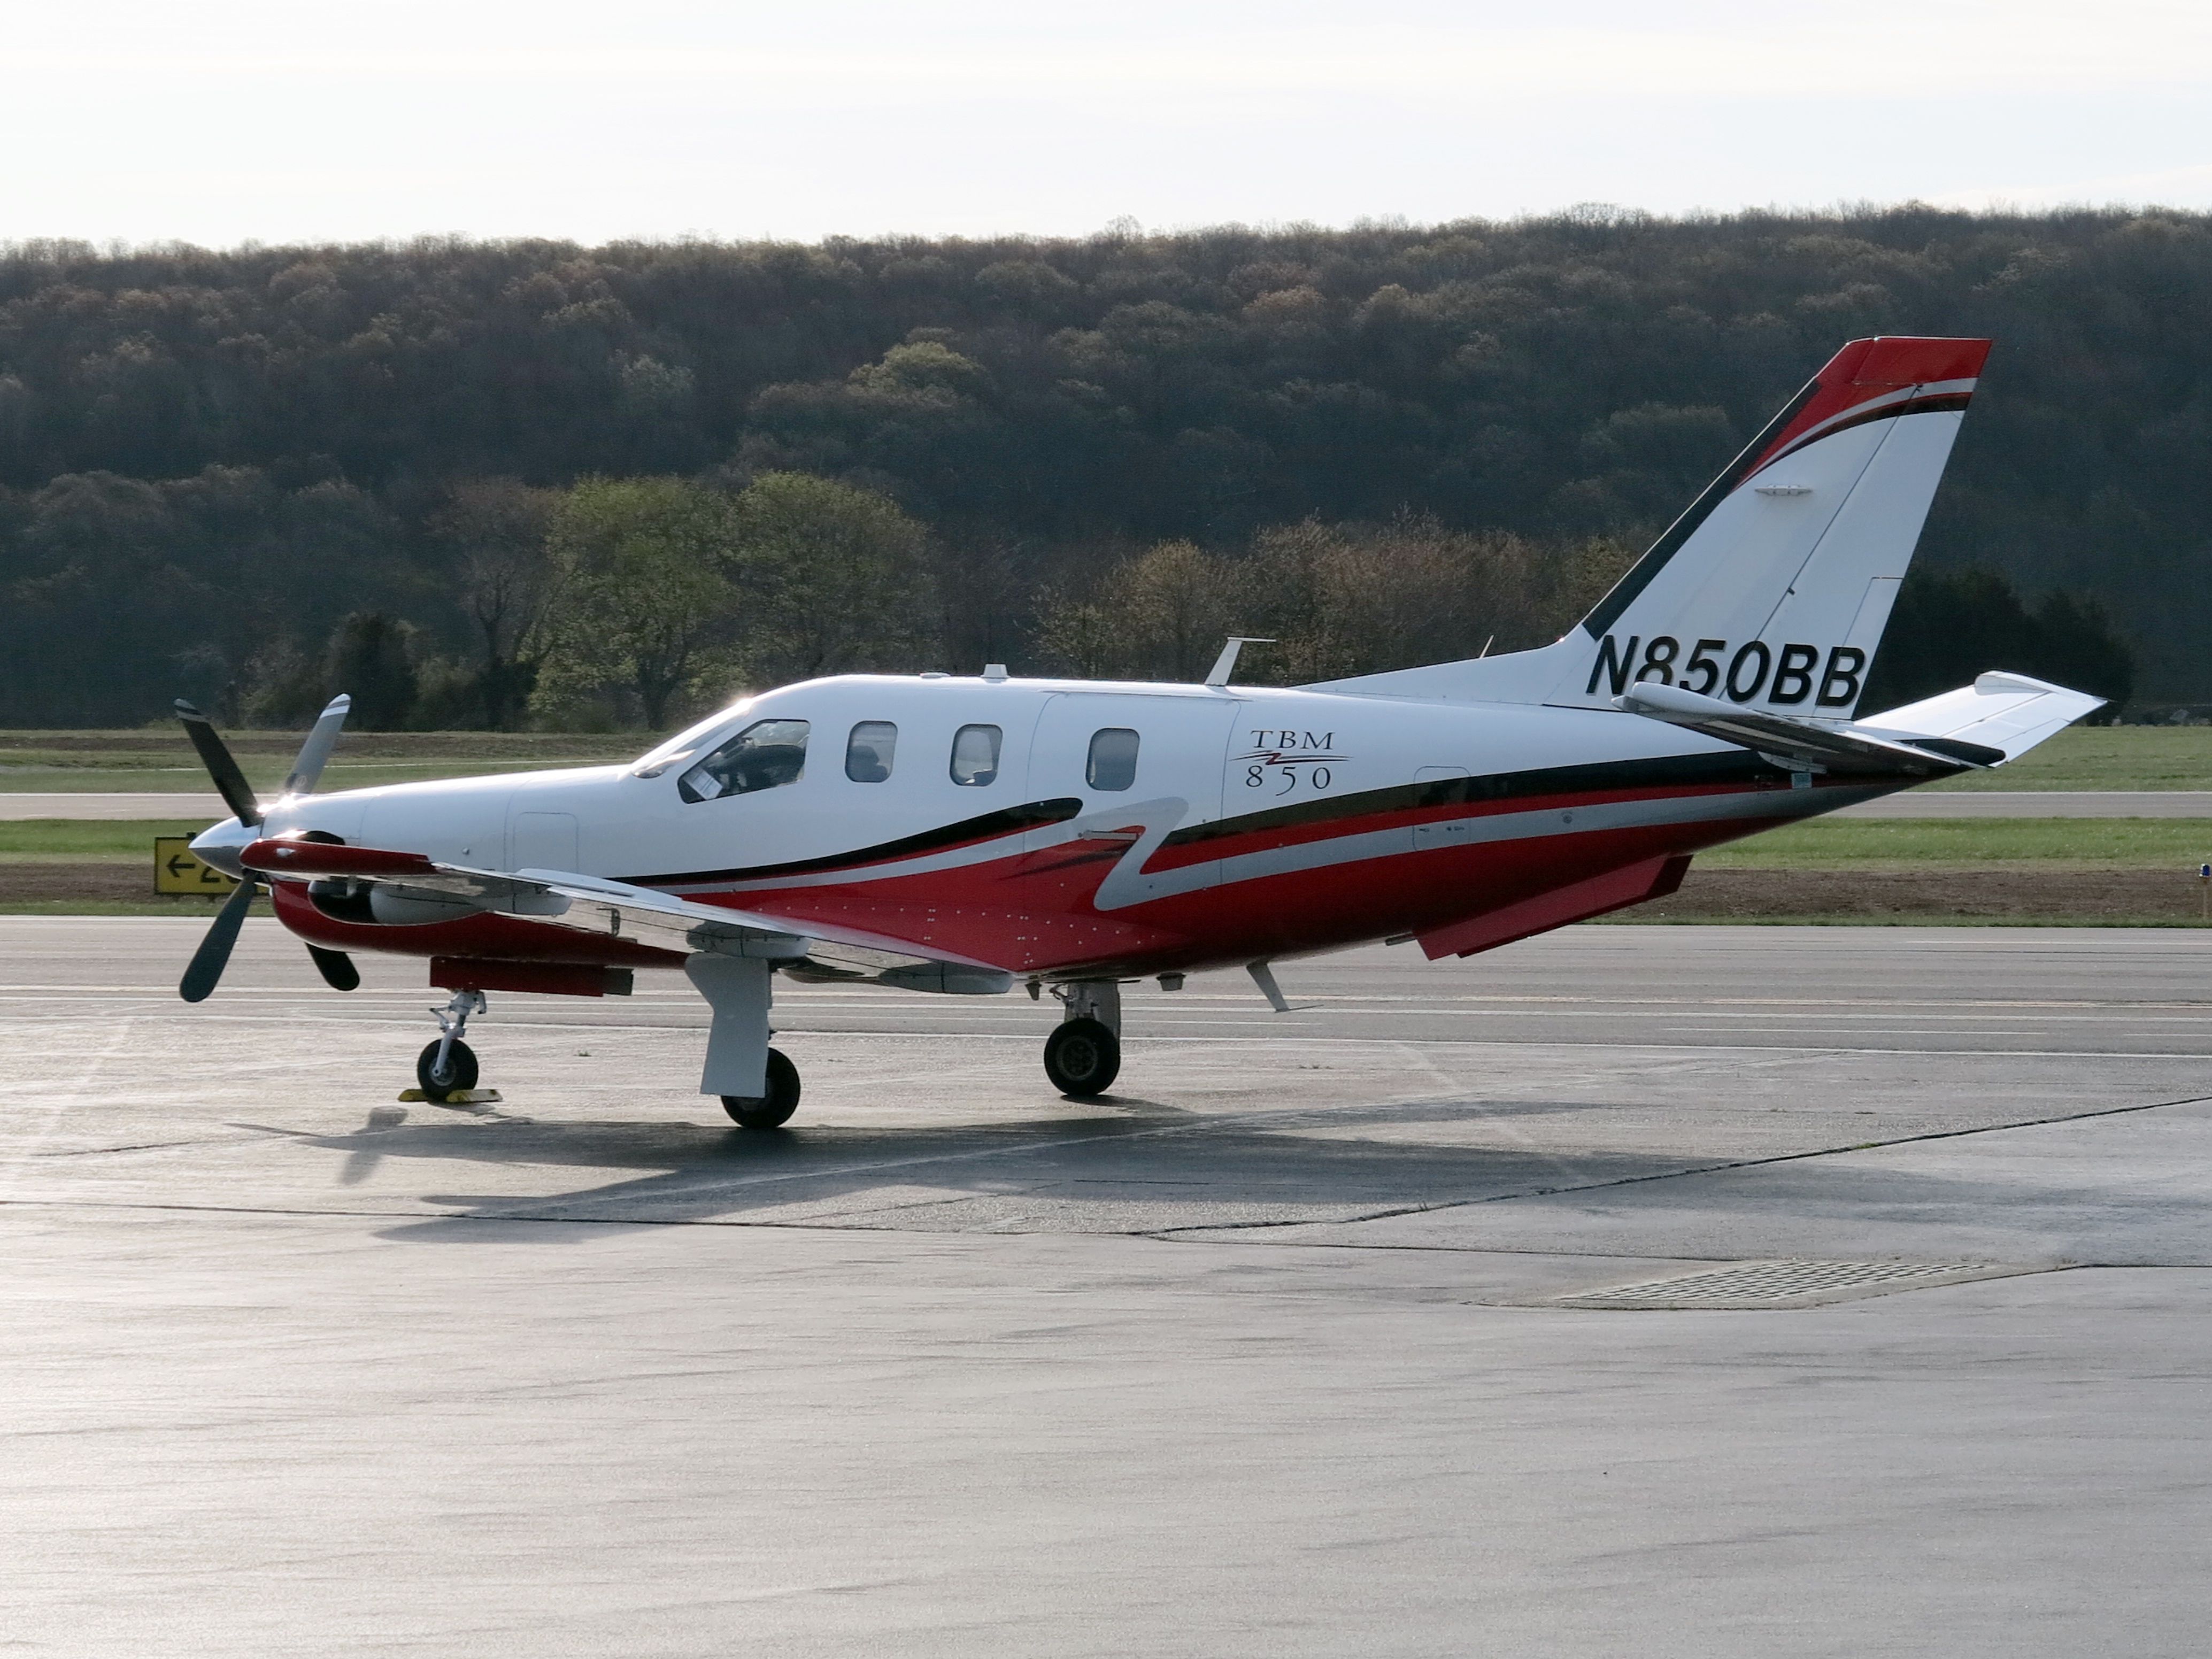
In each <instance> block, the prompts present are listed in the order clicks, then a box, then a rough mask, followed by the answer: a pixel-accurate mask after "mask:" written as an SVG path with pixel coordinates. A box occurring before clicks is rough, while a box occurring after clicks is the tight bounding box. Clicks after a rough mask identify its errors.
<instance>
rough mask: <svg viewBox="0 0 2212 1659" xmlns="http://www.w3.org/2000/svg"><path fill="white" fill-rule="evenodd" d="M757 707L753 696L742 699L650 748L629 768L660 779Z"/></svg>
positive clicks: (636, 773) (640, 775)
mask: <svg viewBox="0 0 2212 1659" xmlns="http://www.w3.org/2000/svg"><path fill="white" fill-rule="evenodd" d="M752 706H753V700H752V699H751V698H750V697H744V698H740V699H739V700H738V702H733V703H732V704H731V705H730V706H729V707H728V708H725V709H723V710H722V711H721V712H720V713H719V714H709V715H708V716H707V718H706V719H705V720H701V721H700V722H699V723H698V724H697V725H696V726H686V727H684V730H682V731H681V732H678V733H677V734H676V735H675V736H674V737H672V738H669V739H668V740H667V741H666V742H665V743H663V744H659V745H657V746H655V747H653V748H652V749H648V750H646V751H645V753H643V754H642V755H640V756H639V757H637V763H636V764H635V766H633V767H631V768H630V769H629V770H630V775H631V776H632V777H636V778H657V777H659V775H661V774H662V773H663V772H665V771H666V770H667V769H669V768H670V767H671V766H673V765H674V764H675V763H677V762H678V761H680V760H687V759H689V758H690V757H691V755H692V754H693V752H694V751H696V750H697V749H698V747H699V745H700V744H703V743H705V742H706V741H707V739H708V738H711V737H713V736H714V733H715V732H719V731H720V730H721V729H722V728H723V727H724V726H727V725H728V724H729V723H730V722H731V721H732V720H736V719H738V717H739V716H741V715H743V714H744V712H745V711H746V710H747V709H748V708H751V707H752Z"/></svg>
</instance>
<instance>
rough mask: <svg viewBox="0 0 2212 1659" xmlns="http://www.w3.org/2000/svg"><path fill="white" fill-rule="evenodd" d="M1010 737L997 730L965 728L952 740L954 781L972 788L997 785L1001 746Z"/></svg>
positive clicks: (981, 727)
mask: <svg viewBox="0 0 2212 1659" xmlns="http://www.w3.org/2000/svg"><path fill="white" fill-rule="evenodd" d="M1005 740H1006V733H1005V732H1001V731H1000V729H999V728H998V727H997V726H962V727H961V728H960V729H959V731H957V732H955V733H953V737H952V781H953V782H955V783H958V784H965V785H967V786H968V787H970V788H981V787H982V786H983V785H985V784H987V783H992V782H995V781H997V779H998V776H999V745H1000V744H1001V743H1003V742H1004V741H1005Z"/></svg>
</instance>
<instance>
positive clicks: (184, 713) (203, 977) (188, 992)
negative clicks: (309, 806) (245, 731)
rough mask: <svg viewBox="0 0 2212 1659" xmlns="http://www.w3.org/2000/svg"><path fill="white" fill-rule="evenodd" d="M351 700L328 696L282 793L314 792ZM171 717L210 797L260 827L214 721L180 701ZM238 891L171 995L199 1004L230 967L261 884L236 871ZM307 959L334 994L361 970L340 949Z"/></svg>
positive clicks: (312, 951) (355, 981) (351, 984)
mask: <svg viewBox="0 0 2212 1659" xmlns="http://www.w3.org/2000/svg"><path fill="white" fill-rule="evenodd" d="M352 707H353V699H352V698H350V697H349V696H343V695H340V696H335V697H332V698H331V701H330V702H329V704H328V705H327V706H326V707H325V708H324V710H323V712H322V713H321V714H320V715H319V716H317V718H316V720H315V724H314V726H313V729H311V730H310V731H309V732H308V733H307V741H306V742H305V743H302V744H301V745H300V757H299V758H298V759H297V760H295V761H294V762H293V763H292V770H291V773H290V775H289V776H287V777H286V778H285V780H284V795H285V797H287V798H289V797H291V796H294V795H307V794H313V793H314V788H315V785H316V784H317V782H319V781H320V780H321V778H322V775H323V767H324V764H325V763H326V762H327V761H328V760H329V759H330V757H331V749H332V748H333V747H334V746H336V744H337V740H338V732H339V729H340V728H341V727H343V726H344V725H345V718H346V714H347V711H348V710H349V709H350V708H352ZM176 708H177V718H178V719H179V720H182V721H183V722H184V726H185V736H186V737H188V738H191V742H192V747H193V749H194V750H197V753H198V755H199V757H200V763H201V764H202V765H204V766H205V767H206V768H207V769H208V775H209V776H210V778H212V779H214V780H215V787H216V793H218V794H220V795H221V796H222V801H223V805H226V806H228V807H229V808H230V811H231V816H232V817H234V818H236V819H237V820H238V822H239V823H240V824H241V825H243V826H244V827H246V828H247V829H256V828H258V827H259V826H260V824H261V823H262V822H263V821H264V817H265V814H264V812H263V811H262V810H261V802H260V801H259V799H257V798H256V797H255V795H254V793H253V786H252V784H250V783H248V782H247V781H246V774H245V773H244V772H243V771H241V770H240V768H239V764H238V762H237V760H236V759H235V758H234V757H233V756H232V755H231V752H230V749H229V746H228V744H225V743H224V742H223V740H222V738H221V737H220V736H218V735H217V734H216V729H215V722H214V721H213V720H210V719H209V718H208V717H207V716H206V715H205V714H202V713H201V712H200V711H199V710H198V709H197V708H194V707H193V706H192V705H191V703H188V702H185V700H184V699H183V698H182V697H179V698H178V699H177V702H176ZM239 875H240V881H239V885H238V890H237V891H236V892H234V893H233V894H232V895H231V896H229V897H228V898H227V899H225V900H224V901H223V905H222V909H220V910H218V911H216V913H215V921H213V922H212V923H210V925H209V927H208V930H207V936H206V937H205V938H204V939H201V940H200V946H199V949H198V950H197V951H193V952H192V959H191V962H190V963H187V964H186V965H185V976H184V978H183V979H181V980H179V981H178V983H177V994H178V995H179V996H180V997H182V998H183V999H184V1000H185V1001H186V1002H204V1001H206V1000H207V999H208V997H209V995H210V994H212V993H213V991H214V990H215V987H216V985H217V984H218V983H220V982H221V981H222V970H223V969H224V968H226V967H228V965H229V963H230V953H231V951H232V950H233V948H234V947H235V946H236V945H237V944H238V931H239V929H240V928H241V927H244V926H245V925H246V912H247V911H249V910H251V909H252V908H253V899H254V896H255V895H256V894H257V893H259V892H260V891H261V890H262V889H263V886H264V884H263V883H262V882H260V881H258V880H257V879H256V878H255V877H254V875H253V872H252V871H250V870H246V871H240V872H239ZM307 955H308V956H309V957H311V958H313V962H314V964H315V971H316V972H317V973H319V974H320V975H322V976H323V982H324V983H325V984H326V985H328V986H330V987H331V988H332V989H334V990H339V991H350V990H353V989H354V988H355V987H357V986H359V985H360V983H361V970H360V969H357V968H356V967H355V966H354V965H353V958H352V957H349V956H348V955H346V953H345V952H344V951H328V950H325V949H324V948H323V947H322V946H321V945H309V946H308V947H307Z"/></svg>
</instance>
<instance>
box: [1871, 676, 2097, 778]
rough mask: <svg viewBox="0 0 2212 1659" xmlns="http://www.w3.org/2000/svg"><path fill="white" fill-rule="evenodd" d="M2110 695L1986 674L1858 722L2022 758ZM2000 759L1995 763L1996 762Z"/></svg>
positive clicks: (1877, 729) (1884, 731) (1885, 731)
mask: <svg viewBox="0 0 2212 1659" xmlns="http://www.w3.org/2000/svg"><path fill="white" fill-rule="evenodd" d="M2104 706H2105V699H2104V698H2102V697H2093V696H2090V695H2089V694H2088V693H2087V692H2086V691H2069V690H2067V689H2066V688H2065V687H2064V686H2063V685H2052V684H2048V683H2047V682H2045V681H2043V680H2037V679H2030V678H2028V677H2027V675H2025V674H2002V673H1996V674H1984V675H1983V676H1982V677H1981V678H1979V679H1978V680H1976V681H1975V682H1974V683H1973V684H1972V685H1962V686H1960V688H1959V689H1958V690H1956V691H1946V692H1944V693H1943V694H1942V696H1934V697H1927V698H1923V700H1922V701H1920V702H1909V703H1907V704H1905V707H1904V708H1887V709H1884V710H1883V711H1882V712H1881V714H1869V715H1868V716H1867V717H1866V718H1865V719H1863V720H1860V721H1859V722H1858V723H1857V726H1855V727H1854V728H1853V729H1854V730H1857V731H1861V732H1880V733H1881V734H1883V735H1885V736H1889V735H1893V734H1898V733H1903V732H1920V733H1924V734H1926V735H1925V736H1923V738H1921V741H1922V743H1923V744H1927V743H1928V742H1929V738H1941V739H1942V740H1944V741H1945V742H1948V743H1972V744H1980V745H1981V746H1983V747H1984V748H1987V749H1995V750H2000V751H2002V754H2003V756H2004V757H2005V758H2006V759H2007V760H2017V759H2019V758H2020V757H2021V756H2022V755H2025V754H2026V753H2027V751H2028V750H2031V749H2033V748H2034V747H2035V745H2036V744H2039V743H2041V742H2042V741H2043V740H2044V739H2045V738H2048V737H2051V736H2052V735H2053V734H2054V733H2057V732H2063V731H2064V730H2065V729H2066V728H2067V727H2068V726H2071V725H2072V724H2073V723H2074V722H2075V720H2080V719H2081V717H2082V716H2083V715H2084V714H2094V713H2095V712H2096V711H2097V710H2098V709H2100V708H2103V707H2104ZM1993 764H1994V763H1993Z"/></svg>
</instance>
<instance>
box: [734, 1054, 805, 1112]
mask: <svg viewBox="0 0 2212 1659" xmlns="http://www.w3.org/2000/svg"><path fill="white" fill-rule="evenodd" d="M722 1109H723V1110H724V1111H726V1112H727V1113H728V1114H729V1115H730V1121H731V1122H732V1123H734V1124H736V1125H737V1126H738V1127H739V1128H740V1129H781V1127H783V1126H784V1125H785V1124H787V1123H788V1122H790V1121H791V1115H792V1114H793V1112H795V1111H797V1110H798V1109H799V1067H797V1066H794V1065H793V1064H792V1063H791V1060H790V1059H789V1058H788V1057H787V1055H786V1054H784V1052H783V1050H782V1049H781V1048H771V1049H769V1051H768V1092H767V1093H766V1094H764V1095H763V1096H762V1097H760V1098H759V1099H757V1100H748V1099H747V1098H745V1097H744V1096H742V1095H724V1096H723V1097H722Z"/></svg>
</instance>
